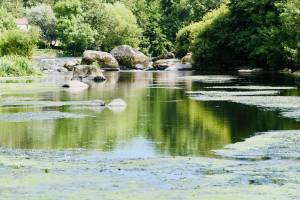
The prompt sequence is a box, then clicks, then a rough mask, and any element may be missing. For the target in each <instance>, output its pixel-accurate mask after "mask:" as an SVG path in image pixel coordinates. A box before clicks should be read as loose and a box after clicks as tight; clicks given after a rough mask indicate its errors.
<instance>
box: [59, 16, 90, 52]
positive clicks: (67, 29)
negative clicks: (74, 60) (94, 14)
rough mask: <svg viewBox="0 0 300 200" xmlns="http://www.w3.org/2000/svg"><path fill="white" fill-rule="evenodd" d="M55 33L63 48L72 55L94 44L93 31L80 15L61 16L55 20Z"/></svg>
mask: <svg viewBox="0 0 300 200" xmlns="http://www.w3.org/2000/svg"><path fill="white" fill-rule="evenodd" d="M57 35H58V38H59V39H60V41H62V42H63V45H64V47H65V49H66V50H67V51H68V52H69V53H71V54H72V55H78V54H80V53H82V52H83V51H84V50H86V49H91V48H93V47H94V44H95V39H94V38H95V32H94V31H93V30H92V29H91V27H90V26H89V24H87V23H85V22H84V19H83V17H81V16H71V17H70V18H61V19H59V20H58V22H57Z"/></svg>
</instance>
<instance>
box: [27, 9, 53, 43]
mask: <svg viewBox="0 0 300 200" xmlns="http://www.w3.org/2000/svg"><path fill="white" fill-rule="evenodd" d="M27 17H28V19H29V22H30V23H31V24H33V25H36V26H38V27H39V28H40V29H41V32H42V38H43V39H44V40H46V41H47V42H48V43H50V44H51V42H52V41H54V40H55V39H56V33H55V28H56V17H55V15H54V12H53V10H52V8H51V6H49V5H47V4H38V5H37V6H35V7H32V8H30V9H29V10H28V12H27Z"/></svg>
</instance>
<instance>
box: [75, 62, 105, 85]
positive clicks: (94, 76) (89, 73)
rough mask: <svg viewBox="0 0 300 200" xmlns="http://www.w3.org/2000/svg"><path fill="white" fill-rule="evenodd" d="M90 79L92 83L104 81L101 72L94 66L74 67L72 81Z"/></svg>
mask: <svg viewBox="0 0 300 200" xmlns="http://www.w3.org/2000/svg"><path fill="white" fill-rule="evenodd" d="M83 79H90V80H94V81H103V80H106V78H105V77H104V75H103V73H102V70H101V69H99V68H98V67H97V66H94V65H76V66H74V69H73V78H72V80H83Z"/></svg>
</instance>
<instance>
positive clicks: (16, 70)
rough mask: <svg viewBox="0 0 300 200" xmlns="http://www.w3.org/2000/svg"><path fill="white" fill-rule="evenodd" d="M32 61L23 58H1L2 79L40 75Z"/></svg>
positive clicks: (0, 73)
mask: <svg viewBox="0 0 300 200" xmlns="http://www.w3.org/2000/svg"><path fill="white" fill-rule="evenodd" d="M38 74H39V71H38V70H37V68H36V67H34V65H33V64H32V62H31V61H30V59H28V58H26V57H22V56H4V57H0V77H7V76H31V75H38Z"/></svg>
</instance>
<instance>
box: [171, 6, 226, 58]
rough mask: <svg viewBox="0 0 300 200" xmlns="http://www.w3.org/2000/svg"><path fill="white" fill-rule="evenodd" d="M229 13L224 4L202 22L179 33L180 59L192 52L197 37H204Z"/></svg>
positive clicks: (177, 41) (177, 43)
mask: <svg viewBox="0 0 300 200" xmlns="http://www.w3.org/2000/svg"><path fill="white" fill-rule="evenodd" d="M228 13H229V10H228V7H227V6H226V5H225V4H224V5H222V6H220V8H217V9H214V10H212V11H211V12H209V13H207V14H206V15H205V16H204V17H203V19H202V20H201V21H200V22H197V23H192V24H190V25H188V26H186V27H184V28H182V29H181V30H179V32H178V33H177V37H176V53H177V55H178V56H179V57H182V56H184V55H186V53H188V52H190V51H191V50H192V49H191V48H192V46H193V43H194V40H195V38H196V36H198V37H199V35H202V34H203V33H205V31H207V30H208V29H209V28H211V27H212V26H214V24H216V23H217V22H218V20H220V19H222V18H224V17H225V16H227V15H228Z"/></svg>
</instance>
